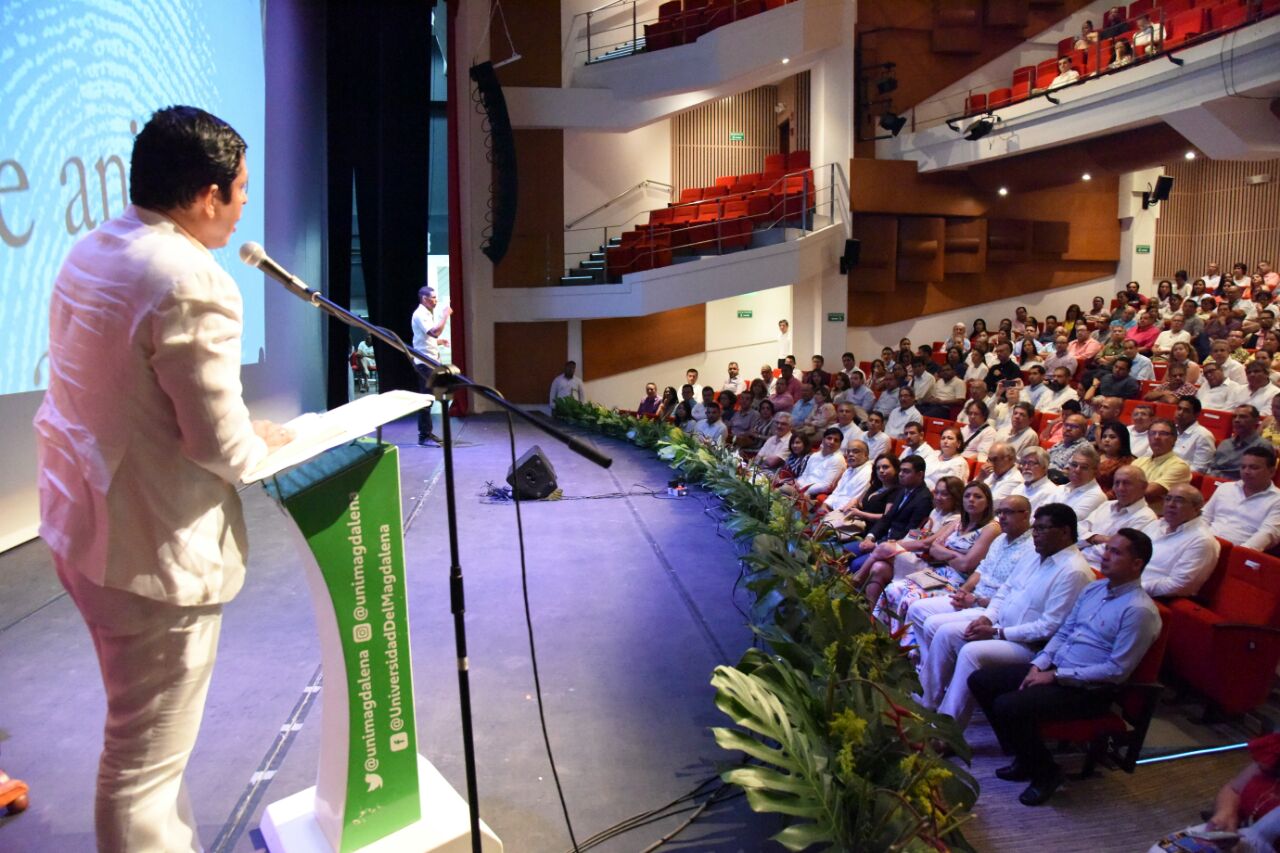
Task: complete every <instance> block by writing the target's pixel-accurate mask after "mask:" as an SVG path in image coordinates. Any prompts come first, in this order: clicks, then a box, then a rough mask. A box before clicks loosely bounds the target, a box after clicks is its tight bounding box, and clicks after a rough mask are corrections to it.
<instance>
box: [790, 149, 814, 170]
mask: <svg viewBox="0 0 1280 853" xmlns="http://www.w3.org/2000/svg"><path fill="white" fill-rule="evenodd" d="M807 168H809V152H808V151H792V152H791V153H790V154H788V155H787V171H789V172H799V171H800V170H802V169H807Z"/></svg>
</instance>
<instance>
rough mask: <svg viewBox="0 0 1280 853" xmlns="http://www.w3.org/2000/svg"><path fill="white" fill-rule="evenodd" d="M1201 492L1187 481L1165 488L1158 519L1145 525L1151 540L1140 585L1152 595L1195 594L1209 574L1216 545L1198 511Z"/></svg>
mask: <svg viewBox="0 0 1280 853" xmlns="http://www.w3.org/2000/svg"><path fill="white" fill-rule="evenodd" d="M1203 507H1204V495H1202V494H1200V490H1199V489H1196V488H1193V487H1192V486H1190V485H1177V486H1174V487H1173V488H1171V489H1169V493H1168V494H1167V495H1165V498H1164V508H1163V510H1162V511H1161V518H1160V520H1159V521H1158V522H1156V523H1155V524H1153V525H1152V526H1150V527H1148V528H1147V529H1146V533H1147V534H1148V535H1149V536H1150V537H1151V540H1152V542H1154V543H1155V551H1154V553H1152V555H1151V562H1150V563H1149V564H1148V566H1147V570H1146V571H1145V572H1143V574H1142V588H1143V589H1145V590H1146V591H1147V594H1149V595H1151V596H1152V597H1160V596H1166V597H1174V596H1187V595H1195V594H1196V593H1197V592H1199V591H1200V587H1201V586H1203V585H1204V582H1205V581H1207V580H1208V579H1209V575H1211V574H1213V567H1214V566H1216V565H1217V564H1218V552H1219V550H1220V546H1219V545H1218V540H1217V538H1215V537H1214V534H1213V528H1212V527H1210V526H1209V522H1208V520H1207V519H1205V518H1204V516H1203V515H1202V514H1201V510H1202V509H1203Z"/></svg>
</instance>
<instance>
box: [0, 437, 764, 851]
mask: <svg viewBox="0 0 1280 853" xmlns="http://www.w3.org/2000/svg"><path fill="white" fill-rule="evenodd" d="M457 431H458V436H457V437H458V441H459V447H458V448H457V450H456V453H455V459H456V464H457V476H458V514H459V524H460V527H461V542H462V551H461V557H462V566H463V571H464V576H465V581H466V603H467V629H468V641H469V649H468V651H469V653H470V660H471V690H472V697H473V702H474V719H475V733H476V744H477V752H478V762H477V765H478V771H479V791H480V802H481V814H482V816H483V818H484V819H485V821H487V822H488V824H489V825H490V826H491V827H493V829H494V830H495V831H496V832H497V833H498V835H499V836H500V837H501V838H502V839H503V841H504V842H505V845H506V849H507V850H510V851H560V850H568V849H570V844H569V837H568V834H567V832H566V829H565V825H564V819H563V817H562V816H561V813H560V807H559V803H558V801H557V799H556V794H555V788H554V785H553V783H552V780H551V772H550V767H549V765H548V763H547V759H546V753H545V751H544V749H543V744H542V737H541V734H540V731H539V726H538V716H537V707H536V703H535V702H534V698H533V677H532V672H531V669H530V664H529V648H528V639H527V635H526V632H525V621H524V615H523V611H522V605H521V594H520V569H519V562H518V556H517V548H516V534H515V530H516V527H515V513H514V511H513V508H512V505H511V504H510V503H505V504H494V503H488V502H486V501H485V499H484V498H482V497H481V494H482V493H483V491H484V489H485V484H486V482H493V483H495V484H499V485H502V484H503V479H504V478H505V476H506V473H507V467H508V464H509V461H508V453H509V450H508V444H507V437H506V422H505V420H499V419H496V418H468V419H466V420H464V421H462V422H461V423H460V425H459V428H458V430H457ZM385 438H387V440H389V441H394V442H397V443H398V444H400V446H401V471H402V478H403V483H402V486H403V495H404V512H405V517H406V520H407V522H408V529H407V531H406V534H405V540H406V554H407V555H408V572H409V576H410V582H409V584H408V586H409V591H410V620H411V628H412V648H413V658H414V659H413V663H414V671H415V675H416V680H415V687H416V690H417V696H416V699H417V702H416V704H417V710H418V726H419V742H420V749H421V751H422V752H423V754H425V755H426V757H427V758H428V759H429V760H430V761H432V763H434V764H435V765H436V767H438V768H439V769H440V771H441V772H442V773H443V774H444V775H445V777H446V778H447V779H448V780H449V781H450V782H451V783H452V784H453V785H454V787H455V789H457V790H458V791H460V792H464V793H465V780H464V775H463V762H462V740H461V733H460V732H461V729H460V724H459V715H458V703H457V695H458V694H457V675H456V669H455V667H454V660H455V655H454V638H453V627H452V616H451V614H450V612H449V597H448V571H449V561H448V556H449V551H448V542H447V540H446V536H445V527H444V512H445V510H444V476H443V466H442V453H441V451H440V450H439V449H438V448H422V447H418V446H417V444H416V443H415V439H416V428H415V427H414V425H413V424H412V423H410V422H407V421H405V422H401V423H398V424H393V425H391V426H390V427H389V428H388V430H387V431H386V433H385ZM588 440H591V441H594V442H595V443H596V445H597V446H599V447H600V448H601V449H602V450H604V451H605V452H606V453H610V454H612V455H613V457H614V464H613V467H612V468H611V469H609V470H607V471H606V470H601V469H599V468H597V467H595V466H594V465H592V464H591V463H589V462H587V461H586V460H584V459H582V458H581V457H579V456H577V455H576V454H573V453H571V452H569V451H568V450H566V449H564V448H562V447H561V446H559V445H557V444H555V443H553V442H552V441H549V440H547V439H545V437H543V436H542V434H541V433H538V432H537V431H536V430H533V429H531V428H523V429H521V430H520V431H519V432H518V433H517V449H518V451H519V452H521V453H523V452H524V450H526V449H527V448H528V447H530V446H531V445H533V444H538V445H539V446H541V447H542V448H543V450H544V451H545V452H546V454H547V456H548V457H549V458H550V459H551V460H552V464H553V465H554V466H555V469H556V473H557V476H558V480H559V484H560V487H561V488H562V489H563V490H564V492H565V494H566V495H567V496H586V495H599V494H605V493H611V492H619V491H626V490H628V489H630V488H631V487H632V485H633V484H638V486H639V487H642V488H644V489H659V490H662V491H663V493H664V498H665V488H666V483H667V480H668V479H670V476H671V475H670V470H669V469H668V468H667V466H666V465H665V464H663V463H661V462H659V461H658V460H657V459H655V458H654V457H653V454H652V453H648V452H643V451H639V450H637V449H636V448H634V447H630V446H629V445H626V444H624V443H622V442H617V441H612V440H608V439H599V438H590V437H588ZM243 499H244V501H245V504H246V511H247V512H246V514H247V516H248V518H249V526H250V548H251V556H250V567H249V573H248V579H247V582H246V584H245V588H244V590H243V591H242V592H241V593H240V595H239V596H238V597H237V598H236V600H235V601H234V602H232V603H231V604H230V605H229V606H228V607H227V608H226V611H225V617H224V624H223V630H222V639H221V648H220V651H219V658H218V666H217V671H216V672H215V675H214V678H213V685H212V687H211V689H210V693H209V700H208V704H207V709H206V714H205V719H204V725H203V728H202V729H201V733H200V740H199V743H198V745H197V747H196V750H195V753H194V755H193V756H192V759H191V764H190V766H189V770H188V782H189V785H190V788H191V793H192V797H193V801H194V804H195V809H196V815H197V817H198V819H199V821H200V836H201V839H202V841H203V843H204V845H205V847H206V849H207V850H209V851H233V850H234V851H249V850H255V849H261V847H262V842H261V838H260V837H259V836H258V834H257V832H256V829H257V826H258V823H259V821H260V819H261V815H262V810H263V808H264V807H265V805H266V804H267V803H269V802H271V801H273V800H275V799H279V798H281V797H284V796H287V795H288V794H290V793H293V792H294V791H297V790H300V789H302V788H305V787H307V786H309V785H312V784H314V781H315V779H314V777H315V768H316V759H317V748H318V740H317V734H318V730H319V713H320V712H319V704H318V703H306V702H305V701H304V699H305V698H306V697H308V696H311V695H312V694H309V693H307V692H306V688H307V686H308V685H309V684H311V683H312V682H313V680H314V679H315V678H316V677H317V675H318V666H319V650H318V644H317V642H316V637H315V629H314V623H313V619H312V615H311V609H310V599H309V597H308V594H307V591H306V588H305V584H304V581H303V579H302V574H301V571H300V569H299V567H298V564H299V560H298V556H297V554H296V552H295V551H294V548H293V544H292V542H291V540H290V539H289V538H288V536H287V535H286V533H285V528H284V525H285V524H286V523H288V521H287V519H286V518H285V517H284V516H283V515H282V514H281V513H280V512H279V511H278V510H277V508H276V507H275V506H274V504H273V503H272V502H271V501H270V500H269V499H268V498H267V496H266V495H265V494H264V492H263V491H262V489H261V488H259V487H250V488H248V489H247V490H245V492H244V494H243ZM704 500H706V499H700V498H697V497H694V496H690V497H686V498H682V499H677V500H672V499H655V498H653V497H649V496H647V495H637V496H631V497H627V498H622V499H601V500H574V501H559V502H538V503H526V504H524V505H523V514H524V530H525V543H526V553H527V559H528V568H529V588H530V601H531V606H532V610H533V619H534V629H535V638H536V641H537V648H538V653H539V658H538V660H539V665H540V673H541V678H542V687H543V696H544V699H545V703H546V713H547V724H548V728H549V731H550V734H551V740H552V746H553V749H554V750H555V757H556V763H557V767H558V768H559V772H560V778H561V780H562V782H563V785H564V788H565V796H566V798H567V801H568V805H569V810H570V815H571V817H572V818H573V824H574V830H575V832H576V834H577V837H578V840H579V842H580V843H581V842H582V841H584V840H585V839H586V838H587V837H589V836H591V835H593V834H594V833H596V832H599V831H600V830H603V829H605V828H607V827H609V826H612V825H613V824H615V823H616V822H618V821H620V820H623V819H624V818H627V817H630V816H631V815H634V814H636V813H639V812H644V811H647V810H649V809H653V808H657V807H659V806H662V805H665V804H666V803H667V802H669V801H671V800H674V799H676V798H678V797H681V796H683V795H684V794H686V793H688V792H689V791H691V790H692V789H693V788H694V787H695V786H696V785H697V784H698V783H699V782H701V781H703V780H704V779H706V778H707V777H710V776H713V775H714V774H715V772H716V770H717V765H718V763H724V762H728V761H730V760H731V759H732V756H731V755H730V754H729V753H725V752H724V751H722V750H720V749H719V748H718V747H717V746H716V745H715V742H714V741H713V740H712V737H711V734H710V731H709V728H710V727H711V726H714V725H721V724H723V723H725V722H726V720H727V718H725V717H723V715H721V714H720V712H719V711H717V710H716V708H715V706H714V704H713V701H712V700H713V696H714V692H713V691H712V689H711V687H710V684H709V679H710V677H711V671H712V669H713V668H714V667H715V666H716V665H717V664H721V663H732V662H735V661H736V660H737V658H738V656H739V655H740V654H741V653H742V651H743V650H744V649H746V648H747V646H748V645H749V644H750V634H749V632H748V631H747V629H746V627H745V626H744V620H743V618H742V616H741V614H739V612H738V611H737V610H736V609H735V605H734V600H733V596H732V594H731V593H732V590H733V587H734V581H735V579H736V578H737V574H738V564H737V557H736V553H737V552H736V550H735V548H734V546H733V544H732V543H731V542H730V541H729V540H728V539H727V538H723V537H720V536H717V535H716V523H715V521H713V520H712V518H710V517H709V516H708V515H707V514H705V513H704V511H703V510H704ZM0 588H3V590H4V593H3V595H0V696H3V697H4V702H3V705H0V768H3V769H5V770H6V771H7V772H9V773H10V774H11V775H14V776H16V777H18V778H22V779H24V780H26V781H27V782H28V783H30V784H31V787H32V794H31V807H30V808H29V809H28V811H26V812H25V813H23V814H22V815H19V816H17V817H11V818H0V850H4V851H10V852H11V853H16V851H57V853H72V852H73V851H82V850H86V851H87V850H91V849H92V848H93V843H92V841H93V836H92V827H93V781H94V773H95V770H96V762H97V755H98V750H99V749H100V746H101V726H102V720H103V714H104V701H103V697H102V688H101V684H100V680H99V675H98V671H97V664H96V661H95V659H94V656H93V650H92V646H91V645H90V642H89V637H88V633H87V632H86V630H85V628H84V626H83V623H82V622H81V621H80V618H79V615H78V613H77V612H76V610H75V608H74V606H73V605H72V603H71V602H70V600H69V599H68V598H67V597H66V596H65V595H64V594H63V592H62V589H61V587H60V585H59V584H58V581H57V578H56V577H55V576H54V573H53V570H52V565H51V561H50V557H49V553H48V549H47V548H46V547H45V546H44V544H43V543H42V542H40V541H36V542H32V543H28V544H27V545H24V546H22V547H20V548H17V549H14V550H13V551H10V552H9V553H7V554H4V555H2V556H0ZM746 600H747V599H746V594H745V593H739V594H738V602H737V604H738V606H745V605H746ZM302 714H305V717H303V716H302ZM300 717H301V724H302V725H301V728H300V729H298V730H296V731H295V732H293V733H292V737H286V735H284V734H282V727H286V726H291V725H296V723H297V722H298V720H299V718H300ZM264 777H265V778H264ZM684 817H686V815H680V816H678V817H675V818H671V819H668V820H665V821H663V822H661V823H657V824H654V825H651V826H648V827H645V828H643V829H639V830H636V831H634V832H631V833H628V834H627V835H624V836H622V837H621V838H618V839H615V840H613V841H611V842H609V843H606V844H604V845H601V847H599V848H596V849H601V850H613V851H623V850H640V849H643V848H644V847H646V846H647V845H648V844H650V843H652V842H654V841H657V840H658V839H659V838H661V837H662V836H663V835H664V834H666V833H667V832H670V831H671V830H672V829H674V828H675V827H676V826H677V825H678V824H679V823H680V822H681V821H682V820H683V819H684ZM780 828H781V823H780V822H779V821H777V820H775V819H773V818H771V817H768V816H759V815H755V814H753V813H752V812H751V811H750V810H749V809H748V808H747V807H746V805H745V802H744V801H743V800H742V798H740V797H739V798H736V799H733V800H729V801H727V802H725V803H722V804H719V805H717V806H715V807H713V808H712V809H710V810H709V811H708V812H707V813H704V814H703V815H702V816H701V817H700V818H699V820H698V821H697V822H696V823H695V824H694V825H693V826H691V827H690V828H689V829H687V830H685V831H684V832H683V833H682V834H681V835H680V837H679V839H678V840H677V841H676V843H674V844H673V845H671V846H673V847H674V848H675V849H689V850H693V849H696V850H723V851H739V850H756V849H760V848H761V847H763V846H765V842H764V839H765V838H767V836H769V835H771V834H773V833H774V832H776V831H777V830H778V829H780Z"/></svg>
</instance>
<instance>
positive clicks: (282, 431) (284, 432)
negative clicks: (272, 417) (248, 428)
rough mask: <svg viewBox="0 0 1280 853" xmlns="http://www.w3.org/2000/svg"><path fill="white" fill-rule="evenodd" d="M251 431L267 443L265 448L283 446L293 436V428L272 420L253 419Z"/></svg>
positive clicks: (272, 448) (273, 448) (270, 448)
mask: <svg viewBox="0 0 1280 853" xmlns="http://www.w3.org/2000/svg"><path fill="white" fill-rule="evenodd" d="M253 431H254V432H255V433H256V434H257V436H258V438H261V439H262V440H263V441H265V442H266V443H267V450H275V449H276V448H277V447H284V446H285V445H286V444H288V443H289V442H291V441H293V438H294V432H293V430H291V429H289V428H288V427H286V426H281V425H280V424H278V423H275V422H273V421H254V422H253Z"/></svg>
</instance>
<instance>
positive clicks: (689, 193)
mask: <svg viewBox="0 0 1280 853" xmlns="http://www.w3.org/2000/svg"><path fill="white" fill-rule="evenodd" d="M691 201H702V187H685V188H684V189H682V190H680V203H681V204H688V203H689V202H691Z"/></svg>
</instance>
